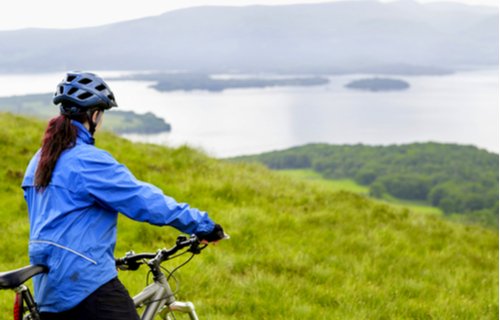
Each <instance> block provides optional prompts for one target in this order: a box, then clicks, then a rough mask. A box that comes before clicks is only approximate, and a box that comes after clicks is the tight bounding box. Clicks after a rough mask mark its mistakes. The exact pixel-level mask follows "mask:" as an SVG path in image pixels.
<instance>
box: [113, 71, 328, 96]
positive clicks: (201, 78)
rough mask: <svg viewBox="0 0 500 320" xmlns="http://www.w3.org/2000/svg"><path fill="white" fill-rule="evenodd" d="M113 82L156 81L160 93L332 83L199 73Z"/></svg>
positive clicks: (143, 76)
mask: <svg viewBox="0 0 500 320" xmlns="http://www.w3.org/2000/svg"><path fill="white" fill-rule="evenodd" d="M112 80H138V81H155V82H156V84H154V85H152V87H153V88H154V89H156V90H158V91H178V90H182V91H192V90H205V91H213V92H220V91H223V90H226V89H243V88H267V87H278V86H279V87H285V86H318V85H325V84H328V83H329V82H330V80H329V79H328V78H326V77H317V76H314V77H294V78H268V77H266V78H260V77H255V78H214V77H212V76H210V75H207V74H199V73H144V74H133V75H128V76H123V77H120V78H116V79H112Z"/></svg>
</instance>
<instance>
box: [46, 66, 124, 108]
mask: <svg viewBox="0 0 500 320" xmlns="http://www.w3.org/2000/svg"><path fill="white" fill-rule="evenodd" d="M52 101H53V102H54V104H56V105H57V104H61V113H63V114H68V115H71V114H77V113H83V112H86V111H88V110H89V109H91V108H98V109H102V110H107V109H111V108H113V107H117V106H118V105H117V104H116V100H115V96H114V94H113V92H111V89H109V87H108V85H107V84H106V82H104V80H103V79H102V78H101V77H99V76H97V75H95V74H93V73H90V72H78V71H77V72H68V74H67V75H66V77H65V78H64V79H63V80H62V81H61V83H59V84H58V85H57V89H56V93H55V94H54V98H53V100H52Z"/></svg>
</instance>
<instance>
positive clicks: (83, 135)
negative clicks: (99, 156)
mask: <svg viewBox="0 0 500 320" xmlns="http://www.w3.org/2000/svg"><path fill="white" fill-rule="evenodd" d="M71 123H72V124H73V125H74V126H75V127H76V128H77V129H78V136H77V140H80V141H82V142H83V143H86V144H94V137H92V135H91V134H90V132H89V130H87V128H85V126H84V125H83V124H81V123H80V122H78V121H75V120H71Z"/></svg>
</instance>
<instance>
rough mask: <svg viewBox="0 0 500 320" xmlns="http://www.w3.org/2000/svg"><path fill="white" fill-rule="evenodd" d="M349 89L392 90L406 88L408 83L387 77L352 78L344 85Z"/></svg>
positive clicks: (408, 85)
mask: <svg viewBox="0 0 500 320" xmlns="http://www.w3.org/2000/svg"><path fill="white" fill-rule="evenodd" d="M345 87H346V88H349V89H357V90H368V91H392V90H406V89H408V88H409V87H410V84H409V83H408V82H406V81H404V80H399V79H388V78H370V79H359V80H354V81H351V82H349V83H347V84H346V85H345Z"/></svg>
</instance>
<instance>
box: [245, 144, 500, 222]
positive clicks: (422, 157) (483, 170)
mask: <svg viewBox="0 0 500 320" xmlns="http://www.w3.org/2000/svg"><path fill="white" fill-rule="evenodd" d="M235 159H236V160H243V161H258V162H262V163H264V164H266V165H267V166H268V167H270V168H273V169H291V168H311V169H314V170H315V171H317V172H318V173H320V174H321V175H322V176H323V177H325V178H327V179H346V178H348V179H353V180H355V181H356V182H358V183H360V184H362V185H366V186H369V187H370V195H372V196H374V197H379V198H383V197H384V196H385V195H390V196H393V197H396V198H398V199H407V200H419V201H426V202H427V203H429V204H431V205H434V206H436V207H439V208H440V209H442V210H443V212H445V213H446V214H455V213H458V214H462V215H468V218H469V217H470V218H471V219H472V220H474V219H475V218H477V220H484V221H486V222H487V223H488V224H491V225H495V226H497V225H498V194H499V193H498V192H499V190H498V179H499V177H498V176H499V173H498V154H494V153H490V152H487V151H485V150H480V149H478V148H476V147H473V146H462V145H454V144H438V143H415V144H407V145H392V146H366V145H328V144H310V145H306V146H301V147H295V148H291V149H287V150H282V151H274V152H268V153H263V154H260V155H255V156H245V157H238V158H235Z"/></svg>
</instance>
